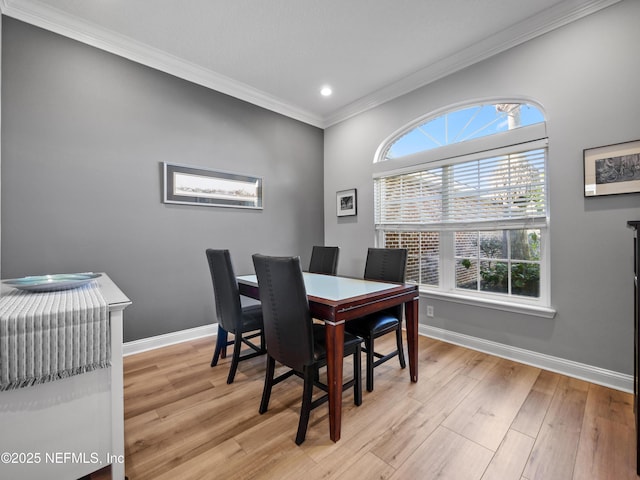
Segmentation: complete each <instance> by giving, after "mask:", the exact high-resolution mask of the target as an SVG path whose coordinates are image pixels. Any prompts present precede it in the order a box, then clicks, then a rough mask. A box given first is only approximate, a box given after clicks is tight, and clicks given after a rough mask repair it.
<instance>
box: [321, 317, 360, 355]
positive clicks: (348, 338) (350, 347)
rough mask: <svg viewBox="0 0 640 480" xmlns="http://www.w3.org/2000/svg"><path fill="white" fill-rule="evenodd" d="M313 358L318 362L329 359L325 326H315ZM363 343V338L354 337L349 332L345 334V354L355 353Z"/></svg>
mask: <svg viewBox="0 0 640 480" xmlns="http://www.w3.org/2000/svg"><path fill="white" fill-rule="evenodd" d="M313 341H314V344H313V357H314V359H315V360H316V361H317V360H324V359H326V358H327V347H326V330H325V326H324V325H319V324H314V325H313ZM360 343H362V338H360V337H358V336H356V335H352V334H351V333H349V332H344V352H345V354H349V353H353V352H354V351H355V348H356V346H357V345H358V344H360Z"/></svg>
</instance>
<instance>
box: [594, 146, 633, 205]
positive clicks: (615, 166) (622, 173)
mask: <svg viewBox="0 0 640 480" xmlns="http://www.w3.org/2000/svg"><path fill="white" fill-rule="evenodd" d="M633 192H640V140H636V141H633V142H626V143H618V144H616V145H607V146H605V147H598V148H589V149H586V150H584V196H585V197H594V196H598V195H615V194H618V193H633Z"/></svg>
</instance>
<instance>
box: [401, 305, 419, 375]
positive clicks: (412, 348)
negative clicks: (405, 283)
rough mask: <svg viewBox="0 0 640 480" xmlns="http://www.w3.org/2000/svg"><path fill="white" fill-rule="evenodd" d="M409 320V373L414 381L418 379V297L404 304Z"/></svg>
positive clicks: (406, 317)
mask: <svg viewBox="0 0 640 480" xmlns="http://www.w3.org/2000/svg"><path fill="white" fill-rule="evenodd" d="M404 314H405V321H406V322H407V344H408V347H409V375H410V376H411V381H412V382H417V381H418V298H417V297H416V298H414V299H413V300H411V301H410V302H407V303H405V304H404Z"/></svg>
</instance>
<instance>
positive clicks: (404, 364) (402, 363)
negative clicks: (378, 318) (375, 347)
mask: <svg viewBox="0 0 640 480" xmlns="http://www.w3.org/2000/svg"><path fill="white" fill-rule="evenodd" d="M396 343H397V344H398V357H400V368H407V362H406V360H405V359H404V348H403V347H402V324H399V325H398V329H397V330H396Z"/></svg>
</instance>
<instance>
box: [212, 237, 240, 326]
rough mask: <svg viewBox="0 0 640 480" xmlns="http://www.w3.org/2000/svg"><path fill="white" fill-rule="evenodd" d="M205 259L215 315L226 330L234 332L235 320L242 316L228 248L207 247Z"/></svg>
mask: <svg viewBox="0 0 640 480" xmlns="http://www.w3.org/2000/svg"><path fill="white" fill-rule="evenodd" d="M207 260H208V261H209V270H210V271H211V281H212V282H213V293H214V297H215V305H216V315H217V316H218V322H219V323H220V325H222V328H224V329H225V330H226V331H227V332H230V333H235V331H236V326H237V325H236V322H238V320H239V319H240V318H241V317H242V307H241V305H240V294H239V291H238V282H237V280H236V276H235V274H234V272H233V265H231V255H230V254H229V250H214V249H212V248H209V249H207Z"/></svg>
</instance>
